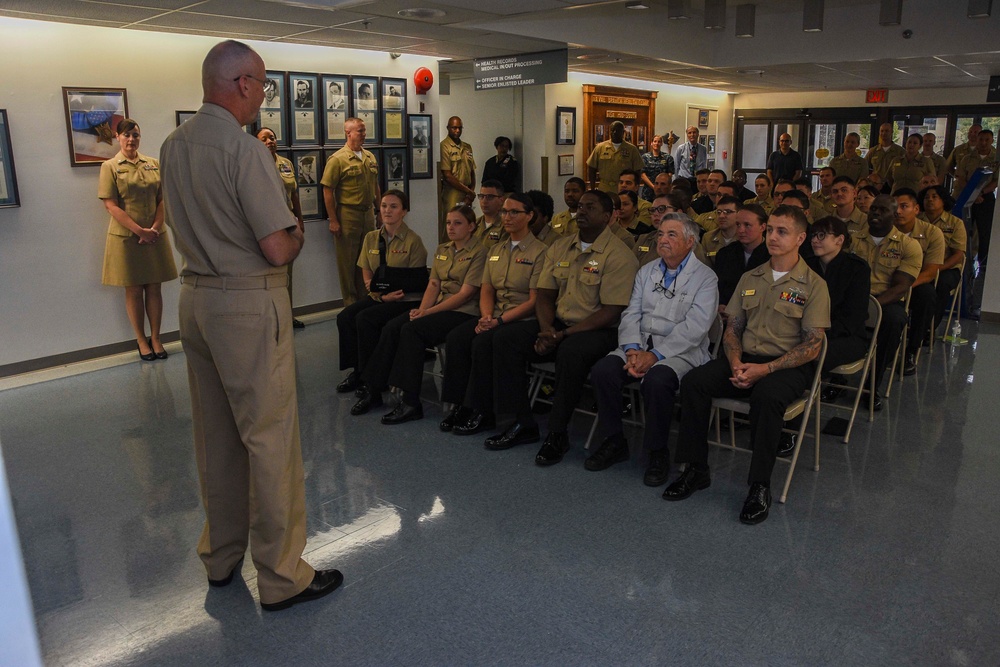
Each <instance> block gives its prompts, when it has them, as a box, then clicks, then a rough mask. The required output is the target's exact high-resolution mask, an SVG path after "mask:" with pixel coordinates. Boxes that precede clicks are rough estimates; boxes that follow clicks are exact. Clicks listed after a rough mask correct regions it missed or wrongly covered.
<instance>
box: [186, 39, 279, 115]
mask: <svg viewBox="0 0 1000 667" xmlns="http://www.w3.org/2000/svg"><path fill="white" fill-rule="evenodd" d="M266 76H267V72H266V71H265V68H264V61H263V60H262V59H261V57H260V56H259V55H257V52H256V51H254V50H253V49H251V48H250V47H249V46H247V45H246V44H244V43H242V42H237V41H235V40H231V39H230V40H226V41H225V42H220V43H218V44H216V45H215V46H213V47H212V50H211V51H209V52H208V55H207V56H205V61H204V62H203V63H202V65H201V87H202V90H203V91H204V99H203V101H205V102H211V103H212V104H217V105H219V106H221V107H222V108H224V109H226V110H227V111H229V112H230V113H231V114H233V115H234V116H236V119H237V120H238V121H240V123H241V124H243V125H246V124H247V123H250V122H252V121H253V120H254V118H256V115H257V110H258V109H260V104H261V102H262V101H263V99H264V97H263V94H264V82H265V80H266Z"/></svg>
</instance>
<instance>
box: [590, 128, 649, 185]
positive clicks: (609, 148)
mask: <svg viewBox="0 0 1000 667" xmlns="http://www.w3.org/2000/svg"><path fill="white" fill-rule="evenodd" d="M643 166H644V165H643V163H642V154H641V153H639V149H638V148H636V147H635V146H633V145H632V144H630V143H629V142H627V141H625V123H623V122H621V121H620V120H616V121H615V122H613V123H611V138H610V139H608V140H607V141H602V142H601V143H599V144H597V145H596V146H594V150H593V151H592V152H591V154H590V157H588V158H587V174H588V180H589V181H590V187H591V188H595V187H596V188H597V189H598V190H601V191H602V192H607V193H608V194H609V195H611V196H612V197H614V196H615V195H617V194H618V177H619V176H620V175H621V173H622V171H624V170H626V169H632V170H633V171H635V172H637V173H642V168H643ZM598 175H600V182H598Z"/></svg>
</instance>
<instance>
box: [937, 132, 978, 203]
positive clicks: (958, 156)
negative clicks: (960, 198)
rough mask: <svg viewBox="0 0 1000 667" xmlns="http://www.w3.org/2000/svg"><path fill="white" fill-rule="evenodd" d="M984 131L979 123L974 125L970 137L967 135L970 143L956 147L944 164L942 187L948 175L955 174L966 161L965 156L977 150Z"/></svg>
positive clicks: (941, 178) (941, 179)
mask: <svg viewBox="0 0 1000 667" xmlns="http://www.w3.org/2000/svg"><path fill="white" fill-rule="evenodd" d="M982 131H983V126H982V125H980V124H978V123H976V124H975V125H972V126H971V127H969V133H968V135H966V136H968V138H969V141H968V142H967V143H964V144H962V145H961V146H955V148H954V150H952V151H951V155H949V156H948V159H947V160H946V161H945V163H944V169H945V171H944V173H943V174H941V176H940V182H941V184H942V185H944V177H945V176H947V175H948V174H951V173H954V171H955V170H956V169H957V168H958V165H960V164H962V160H964V159H965V156H966V155H968V154H969V153H971V152H973V151H974V150H976V139H978V138H979V133H980V132H982ZM952 192H954V190H952Z"/></svg>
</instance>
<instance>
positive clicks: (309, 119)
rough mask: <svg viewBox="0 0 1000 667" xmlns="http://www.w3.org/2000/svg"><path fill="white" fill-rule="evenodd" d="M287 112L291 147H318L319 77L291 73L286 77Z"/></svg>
mask: <svg viewBox="0 0 1000 667" xmlns="http://www.w3.org/2000/svg"><path fill="white" fill-rule="evenodd" d="M288 92H289V99H290V104H289V105H288V106H289V111H290V113H291V116H292V125H291V131H292V132H291V134H292V142H291V143H292V145H293V146H318V145H319V142H320V124H319V120H320V116H319V102H320V94H319V77H318V76H317V75H315V74H301V73H297V72H292V73H290V74H289V75H288Z"/></svg>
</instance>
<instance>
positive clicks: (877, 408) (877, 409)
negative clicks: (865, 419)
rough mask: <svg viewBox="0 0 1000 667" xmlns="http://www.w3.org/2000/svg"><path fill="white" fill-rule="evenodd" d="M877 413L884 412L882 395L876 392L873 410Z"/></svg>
mask: <svg viewBox="0 0 1000 667" xmlns="http://www.w3.org/2000/svg"><path fill="white" fill-rule="evenodd" d="M872 409H873V410H875V412H882V394H880V393H878V392H877V391H876V392H875V401H874V407H873V408H872Z"/></svg>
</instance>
